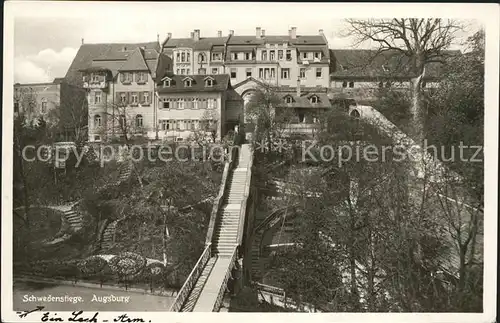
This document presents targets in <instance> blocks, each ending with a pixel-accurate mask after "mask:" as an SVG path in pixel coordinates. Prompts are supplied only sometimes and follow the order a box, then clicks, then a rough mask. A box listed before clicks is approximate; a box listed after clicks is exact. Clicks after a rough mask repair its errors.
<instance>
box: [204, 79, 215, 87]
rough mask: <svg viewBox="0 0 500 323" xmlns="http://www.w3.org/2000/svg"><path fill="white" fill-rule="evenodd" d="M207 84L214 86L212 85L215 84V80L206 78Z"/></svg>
mask: <svg viewBox="0 0 500 323" xmlns="http://www.w3.org/2000/svg"><path fill="white" fill-rule="evenodd" d="M205 86H207V87H212V86H214V81H213V80H211V79H208V80H206V81H205Z"/></svg>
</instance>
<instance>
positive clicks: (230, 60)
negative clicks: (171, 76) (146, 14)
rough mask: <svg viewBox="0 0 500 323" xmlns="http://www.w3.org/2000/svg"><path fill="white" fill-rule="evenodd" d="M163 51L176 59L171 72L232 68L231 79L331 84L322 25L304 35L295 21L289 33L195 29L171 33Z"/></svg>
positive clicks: (215, 71)
mask: <svg viewBox="0 0 500 323" xmlns="http://www.w3.org/2000/svg"><path fill="white" fill-rule="evenodd" d="M162 52H163V53H165V54H166V55H168V56H169V57H170V58H171V59H172V61H173V70H172V72H173V73H175V74H180V75H191V74H228V75H229V76H230V77H231V82H232V84H237V83H239V82H242V81H244V80H246V79H247V78H249V77H253V78H254V79H257V80H259V81H262V82H265V83H268V84H272V85H277V86H291V87H294V86H296V84H297V79H299V80H300V82H301V85H302V86H307V87H313V86H319V87H328V85H329V65H330V51H329V50H328V42H327V40H326V38H325V36H324V34H323V31H322V30H320V31H319V33H318V34H317V35H299V34H297V29H296V28H295V27H292V28H291V29H290V30H289V31H288V34H286V35H266V34H265V30H263V29H261V28H260V27H257V28H256V30H255V34H254V35H236V34H235V33H234V31H232V30H231V31H230V32H229V35H227V36H222V32H221V31H219V32H218V34H217V37H202V36H201V31H200V30H198V29H196V30H194V32H192V33H191V37H190V38H173V37H172V34H170V33H169V34H168V37H167V39H166V40H165V41H164V42H163V44H162Z"/></svg>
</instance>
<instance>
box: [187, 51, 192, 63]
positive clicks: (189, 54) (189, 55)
mask: <svg viewBox="0 0 500 323" xmlns="http://www.w3.org/2000/svg"><path fill="white" fill-rule="evenodd" d="M190 61H191V53H189V52H187V53H186V62H190Z"/></svg>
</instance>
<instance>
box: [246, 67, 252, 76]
mask: <svg viewBox="0 0 500 323" xmlns="http://www.w3.org/2000/svg"><path fill="white" fill-rule="evenodd" d="M245 75H246V77H251V76H252V69H251V68H247V69H246V70H245Z"/></svg>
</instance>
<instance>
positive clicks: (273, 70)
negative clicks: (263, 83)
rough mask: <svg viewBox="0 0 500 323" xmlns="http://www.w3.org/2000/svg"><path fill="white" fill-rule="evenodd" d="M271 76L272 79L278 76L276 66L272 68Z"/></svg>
mask: <svg viewBox="0 0 500 323" xmlns="http://www.w3.org/2000/svg"><path fill="white" fill-rule="evenodd" d="M271 78H272V79H274V78H276V69H275V68H271Z"/></svg>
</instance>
